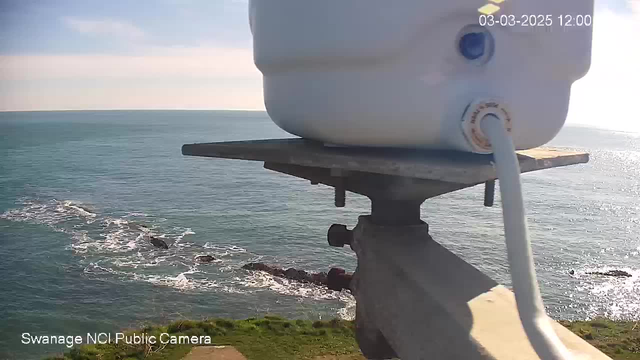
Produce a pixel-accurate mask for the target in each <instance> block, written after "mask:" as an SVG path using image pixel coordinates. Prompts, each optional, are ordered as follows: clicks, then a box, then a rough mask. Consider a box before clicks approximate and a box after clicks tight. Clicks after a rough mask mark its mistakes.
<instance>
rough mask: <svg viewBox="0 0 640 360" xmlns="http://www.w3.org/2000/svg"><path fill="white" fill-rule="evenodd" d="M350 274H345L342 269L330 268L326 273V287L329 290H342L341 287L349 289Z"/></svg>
mask: <svg viewBox="0 0 640 360" xmlns="http://www.w3.org/2000/svg"><path fill="white" fill-rule="evenodd" d="M351 278H352V275H351V274H347V273H346V271H344V269H340V268H331V270H329V273H328V274H327V287H328V288H329V289H331V290H335V291H342V289H350V285H351Z"/></svg>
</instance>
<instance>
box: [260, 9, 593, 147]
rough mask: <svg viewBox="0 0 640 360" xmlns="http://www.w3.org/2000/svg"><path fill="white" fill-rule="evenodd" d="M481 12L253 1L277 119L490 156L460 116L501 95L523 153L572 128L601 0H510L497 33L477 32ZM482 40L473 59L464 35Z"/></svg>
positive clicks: (267, 90)
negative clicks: (573, 95)
mask: <svg viewBox="0 0 640 360" xmlns="http://www.w3.org/2000/svg"><path fill="white" fill-rule="evenodd" d="M485 4H487V1H482V0H478V1H475V0H446V1H444V0H443V1H437V2H436V1H426V0H399V1H389V0H314V1H310V0H252V1H250V3H249V8H250V24H251V29H252V33H253V38H254V58H255V63H256V66H257V67H258V69H259V70H260V71H261V72H262V73H263V75H264V97H265V105H266V108H267V111H268V113H269V115H270V117H271V118H272V119H273V121H274V122H275V123H276V124H277V125H278V126H280V127H281V128H282V129H284V130H285V131H287V132H290V133H292V134H295V135H298V136H301V137H303V138H309V139H314V140H319V141H323V142H326V143H332V144H338V145H353V146H381V147H415V148H436V149H456V150H462V151H476V152H483V151H482V149H478V148H477V147H474V146H473V144H472V142H473V141H469V140H468V139H469V136H465V134H464V133H463V130H462V128H463V126H461V124H462V119H463V118H464V117H465V110H466V109H467V108H468V107H469V105H470V104H471V103H474V102H476V104H477V103H478V101H479V102H480V103H482V101H484V100H490V99H498V100H497V102H498V103H499V104H500V106H503V107H504V108H505V109H508V113H509V116H510V118H511V119H510V122H511V127H512V131H511V133H512V137H513V141H514V144H515V145H516V147H517V148H518V149H527V148H532V147H536V146H540V145H543V144H545V143H547V142H548V141H550V140H551V139H552V138H553V137H554V136H555V135H556V134H557V133H558V131H560V129H561V128H562V126H563V124H564V121H565V119H566V114H567V109H568V104H569V94H570V89H571V85H572V83H573V82H574V81H575V80H577V79H579V78H581V77H582V76H584V74H585V73H586V72H587V71H588V69H589V65H590V59H591V34H592V29H591V26H588V25H587V20H589V19H591V16H592V15H593V1H592V0H583V1H558V0H536V1H533V0H507V1H506V2H504V3H501V4H499V7H500V8H501V9H500V10H499V11H498V12H496V13H495V14H493V20H494V22H495V23H494V24H493V26H491V25H490V24H487V25H485V26H484V28H478V26H479V25H478V23H479V21H480V20H488V19H487V18H482V19H480V15H481V14H480V13H479V11H478V9H479V8H480V7H482V6H483V5H485ZM528 15H541V16H542V18H541V17H540V16H536V19H535V22H536V23H539V22H540V20H541V19H544V20H543V21H544V22H547V24H548V21H549V20H548V17H547V16H546V15H550V17H551V21H552V23H553V25H552V26H551V27H545V26H535V27H531V26H523V19H524V17H523V16H527V17H528ZM577 15H580V16H582V24H583V25H582V26H577V19H578V17H577ZM504 16H506V18H505V17H504ZM568 16H573V18H572V19H573V20H571V18H569V17H568ZM560 17H562V19H561V18H560ZM501 20H502V21H503V22H504V20H507V23H506V26H501V25H500V24H499V23H500V21H501ZM512 20H513V22H512ZM561 20H562V22H563V24H561ZM568 20H571V21H572V25H573V26H571V27H569V26H567V22H568ZM489 21H490V20H489ZM518 21H519V22H520V23H519V24H518V23H517V22H518ZM483 23H484V21H483ZM478 32H484V35H483V36H485V52H484V55H483V56H481V57H480V58H478V59H476V60H469V59H468V58H465V56H463V55H462V53H461V50H460V46H459V44H460V39H461V37H462V36H463V35H465V34H467V33H478ZM487 33H488V34H489V35H487ZM473 106H475V105H473ZM469 111H470V110H467V115H468V112H469Z"/></svg>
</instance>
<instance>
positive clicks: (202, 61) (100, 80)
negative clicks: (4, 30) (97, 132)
mask: <svg viewBox="0 0 640 360" xmlns="http://www.w3.org/2000/svg"><path fill="white" fill-rule="evenodd" d="M142 51H143V52H144V54H145V55H142V56H126V55H41V56H38V55H27V56H0V110H5V111H6V110H82V109H258V110H264V101H263V99H262V77H261V75H260V73H259V72H258V70H257V69H256V68H255V66H254V65H253V56H252V53H251V50H250V49H234V48H207V47H200V48H162V47H150V48H144V49H142Z"/></svg>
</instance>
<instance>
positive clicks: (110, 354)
mask: <svg viewBox="0 0 640 360" xmlns="http://www.w3.org/2000/svg"><path fill="white" fill-rule="evenodd" d="M141 332H144V333H145V334H148V335H154V336H156V337H159V336H160V334H161V333H169V334H174V335H188V336H192V335H196V336H200V335H209V336H211V342H212V344H213V345H232V346H234V347H235V348H236V349H238V351H240V352H241V353H242V354H244V355H245V356H246V357H247V359H249V360H262V359H282V360H287V359H291V360H293V359H313V358H314V357H316V356H319V355H349V354H357V353H358V351H359V350H358V346H357V344H356V341H355V335H354V332H355V328H354V323H353V322H350V321H344V320H330V321H308V320H286V319H283V318H281V317H278V316H265V317H264V318H260V319H256V318H250V319H247V320H227V319H210V320H205V321H191V320H184V321H177V322H174V323H171V324H169V325H168V326H149V327H146V328H143V329H141V330H138V331H136V333H138V334H139V333H141ZM162 346H163V345H162V344H157V345H154V346H150V345H125V344H122V343H119V344H117V345H116V344H105V345H85V346H81V347H79V348H74V349H72V350H71V351H70V352H67V353H65V354H64V355H61V356H57V357H50V358H48V359H64V360H93V359H96V360H98V359H99V360H125V359H126V360H133V359H148V360H178V359H181V358H182V357H184V356H185V355H186V354H187V353H188V352H189V351H190V349H191V346H190V345H171V344H169V345H167V346H166V347H164V348H162ZM145 356H146V357H145Z"/></svg>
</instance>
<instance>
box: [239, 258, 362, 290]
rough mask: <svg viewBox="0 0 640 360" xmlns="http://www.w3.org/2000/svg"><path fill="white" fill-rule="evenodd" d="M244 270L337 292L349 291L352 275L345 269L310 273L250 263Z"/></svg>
mask: <svg viewBox="0 0 640 360" xmlns="http://www.w3.org/2000/svg"><path fill="white" fill-rule="evenodd" d="M242 268H243V269H245V270H251V271H263V272H266V273H268V274H271V275H273V276H277V277H281V278H285V279H289V280H293V281H298V282H303V283H310V284H315V285H319V286H326V287H328V288H329V289H331V290H335V291H341V290H342V289H349V285H350V283H351V274H347V273H346V271H345V270H344V269H340V268H332V269H331V270H329V273H325V272H319V273H309V272H306V271H304V270H297V269H294V268H289V269H286V270H285V269H283V268H280V267H277V266H272V265H267V264H264V263H248V264H245V265H244V266H242Z"/></svg>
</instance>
